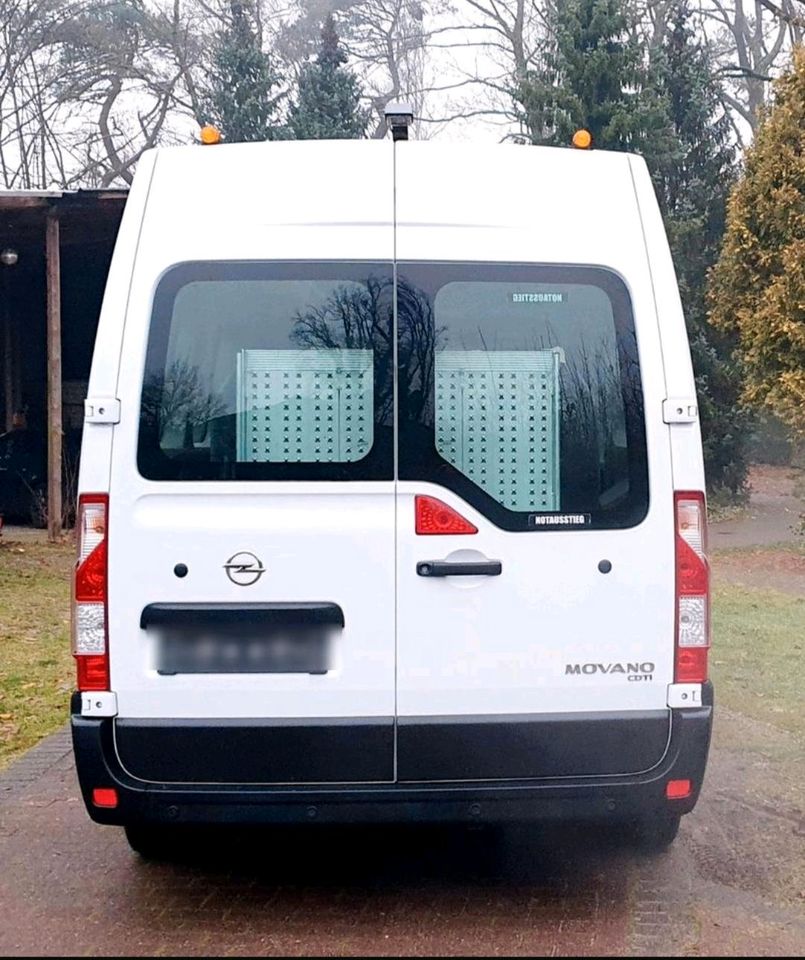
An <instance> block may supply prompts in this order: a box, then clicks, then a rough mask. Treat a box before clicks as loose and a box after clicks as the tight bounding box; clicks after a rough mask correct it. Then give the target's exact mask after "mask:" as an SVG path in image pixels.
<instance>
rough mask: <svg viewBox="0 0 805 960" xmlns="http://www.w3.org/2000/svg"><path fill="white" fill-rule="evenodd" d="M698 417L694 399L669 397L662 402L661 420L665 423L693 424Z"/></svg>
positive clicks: (697, 407) (697, 408)
mask: <svg viewBox="0 0 805 960" xmlns="http://www.w3.org/2000/svg"><path fill="white" fill-rule="evenodd" d="M698 416H699V406H698V404H697V403H696V397H669V398H668V399H667V400H663V402H662V418H663V420H664V421H665V422H666V423H694V422H695V420H696V419H697V417H698Z"/></svg>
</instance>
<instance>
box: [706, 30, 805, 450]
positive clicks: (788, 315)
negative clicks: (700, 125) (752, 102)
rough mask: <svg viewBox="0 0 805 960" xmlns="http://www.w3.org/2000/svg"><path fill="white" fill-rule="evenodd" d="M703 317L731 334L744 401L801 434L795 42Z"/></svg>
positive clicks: (803, 95)
mask: <svg viewBox="0 0 805 960" xmlns="http://www.w3.org/2000/svg"><path fill="white" fill-rule="evenodd" d="M711 320H712V322H713V323H714V324H715V325H716V326H717V327H718V328H719V329H721V330H724V331H727V332H729V333H732V334H734V335H735V336H736V338H737V344H738V353H739V355H740V357H741V359H742V362H743V368H744V371H745V380H744V390H743V396H744V399H745V400H746V401H747V403H749V404H751V405H752V406H754V407H756V408H760V409H765V410H767V411H771V412H772V413H774V414H776V415H777V416H778V417H779V418H780V419H781V420H782V421H783V422H784V423H787V424H788V425H789V426H790V427H791V428H792V430H793V431H794V433H795V435H796V436H798V437H799V438H805V48H803V47H800V48H798V49H796V50H795V51H794V55H793V63H792V67H791V70H790V71H789V72H788V73H787V74H785V75H784V76H782V77H781V78H780V79H779V80H778V81H776V83H775V86H774V102H773V106H772V107H771V109H770V110H769V111H768V113H767V114H766V116H765V118H764V120H763V122H762V124H761V126H760V129H759V130H758V132H757V135H756V137H755V140H754V142H753V144H752V145H751V147H750V148H749V149H748V150H747V152H746V156H745V160H744V168H743V171H742V176H741V178H740V180H739V181H738V183H737V184H736V185H735V188H734V189H733V191H732V194H731V195H730V199H729V204H728V212H727V230H726V234H725V237H724V247H723V250H722V253H721V257H720V258H719V261H718V263H717V264H716V266H715V268H714V269H713V271H712V287H711Z"/></svg>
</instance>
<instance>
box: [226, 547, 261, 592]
mask: <svg viewBox="0 0 805 960" xmlns="http://www.w3.org/2000/svg"><path fill="white" fill-rule="evenodd" d="M224 570H226V575H227V576H228V577H229V579H230V580H231V581H232V583H234V584H237V586H239V587H250V586H251V585H252V584H253V583H257V581H258V580H259V579H260V577H262V575H263V574H264V573H265V572H266V568H265V567H264V566H263V564H262V561H260V560H258V559H257V557H256V556H255V555H254V554H253V553H249V552H248V551H245V550H244V551H242V552H241V553H236V554H235V555H234V556H233V557H230V558H229V559H228V560H227V561H226V563H225V564H224Z"/></svg>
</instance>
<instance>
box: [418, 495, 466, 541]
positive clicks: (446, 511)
mask: <svg viewBox="0 0 805 960" xmlns="http://www.w3.org/2000/svg"><path fill="white" fill-rule="evenodd" d="M415 502H416V507H415V512H416V532H417V533H419V534H433V533H453V534H455V533H478V528H477V527H476V526H475V524H474V523H470V521H469V520H465V519H464V517H462V516H461V514H460V513H459V512H458V511H457V510H454V509H453V508H452V507H448V506H447V504H446V503H442V501H441V500H437V498H436V497H416V498H415Z"/></svg>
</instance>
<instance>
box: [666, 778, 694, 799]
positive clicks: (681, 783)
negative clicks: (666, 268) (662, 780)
mask: <svg viewBox="0 0 805 960" xmlns="http://www.w3.org/2000/svg"><path fill="white" fill-rule="evenodd" d="M692 792H693V784H692V783H691V782H690V780H669V781H668V783H666V785H665V796H666V797H668V799H669V800H682V799H683V798H684V797H689V796H690V795H691V793H692Z"/></svg>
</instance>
